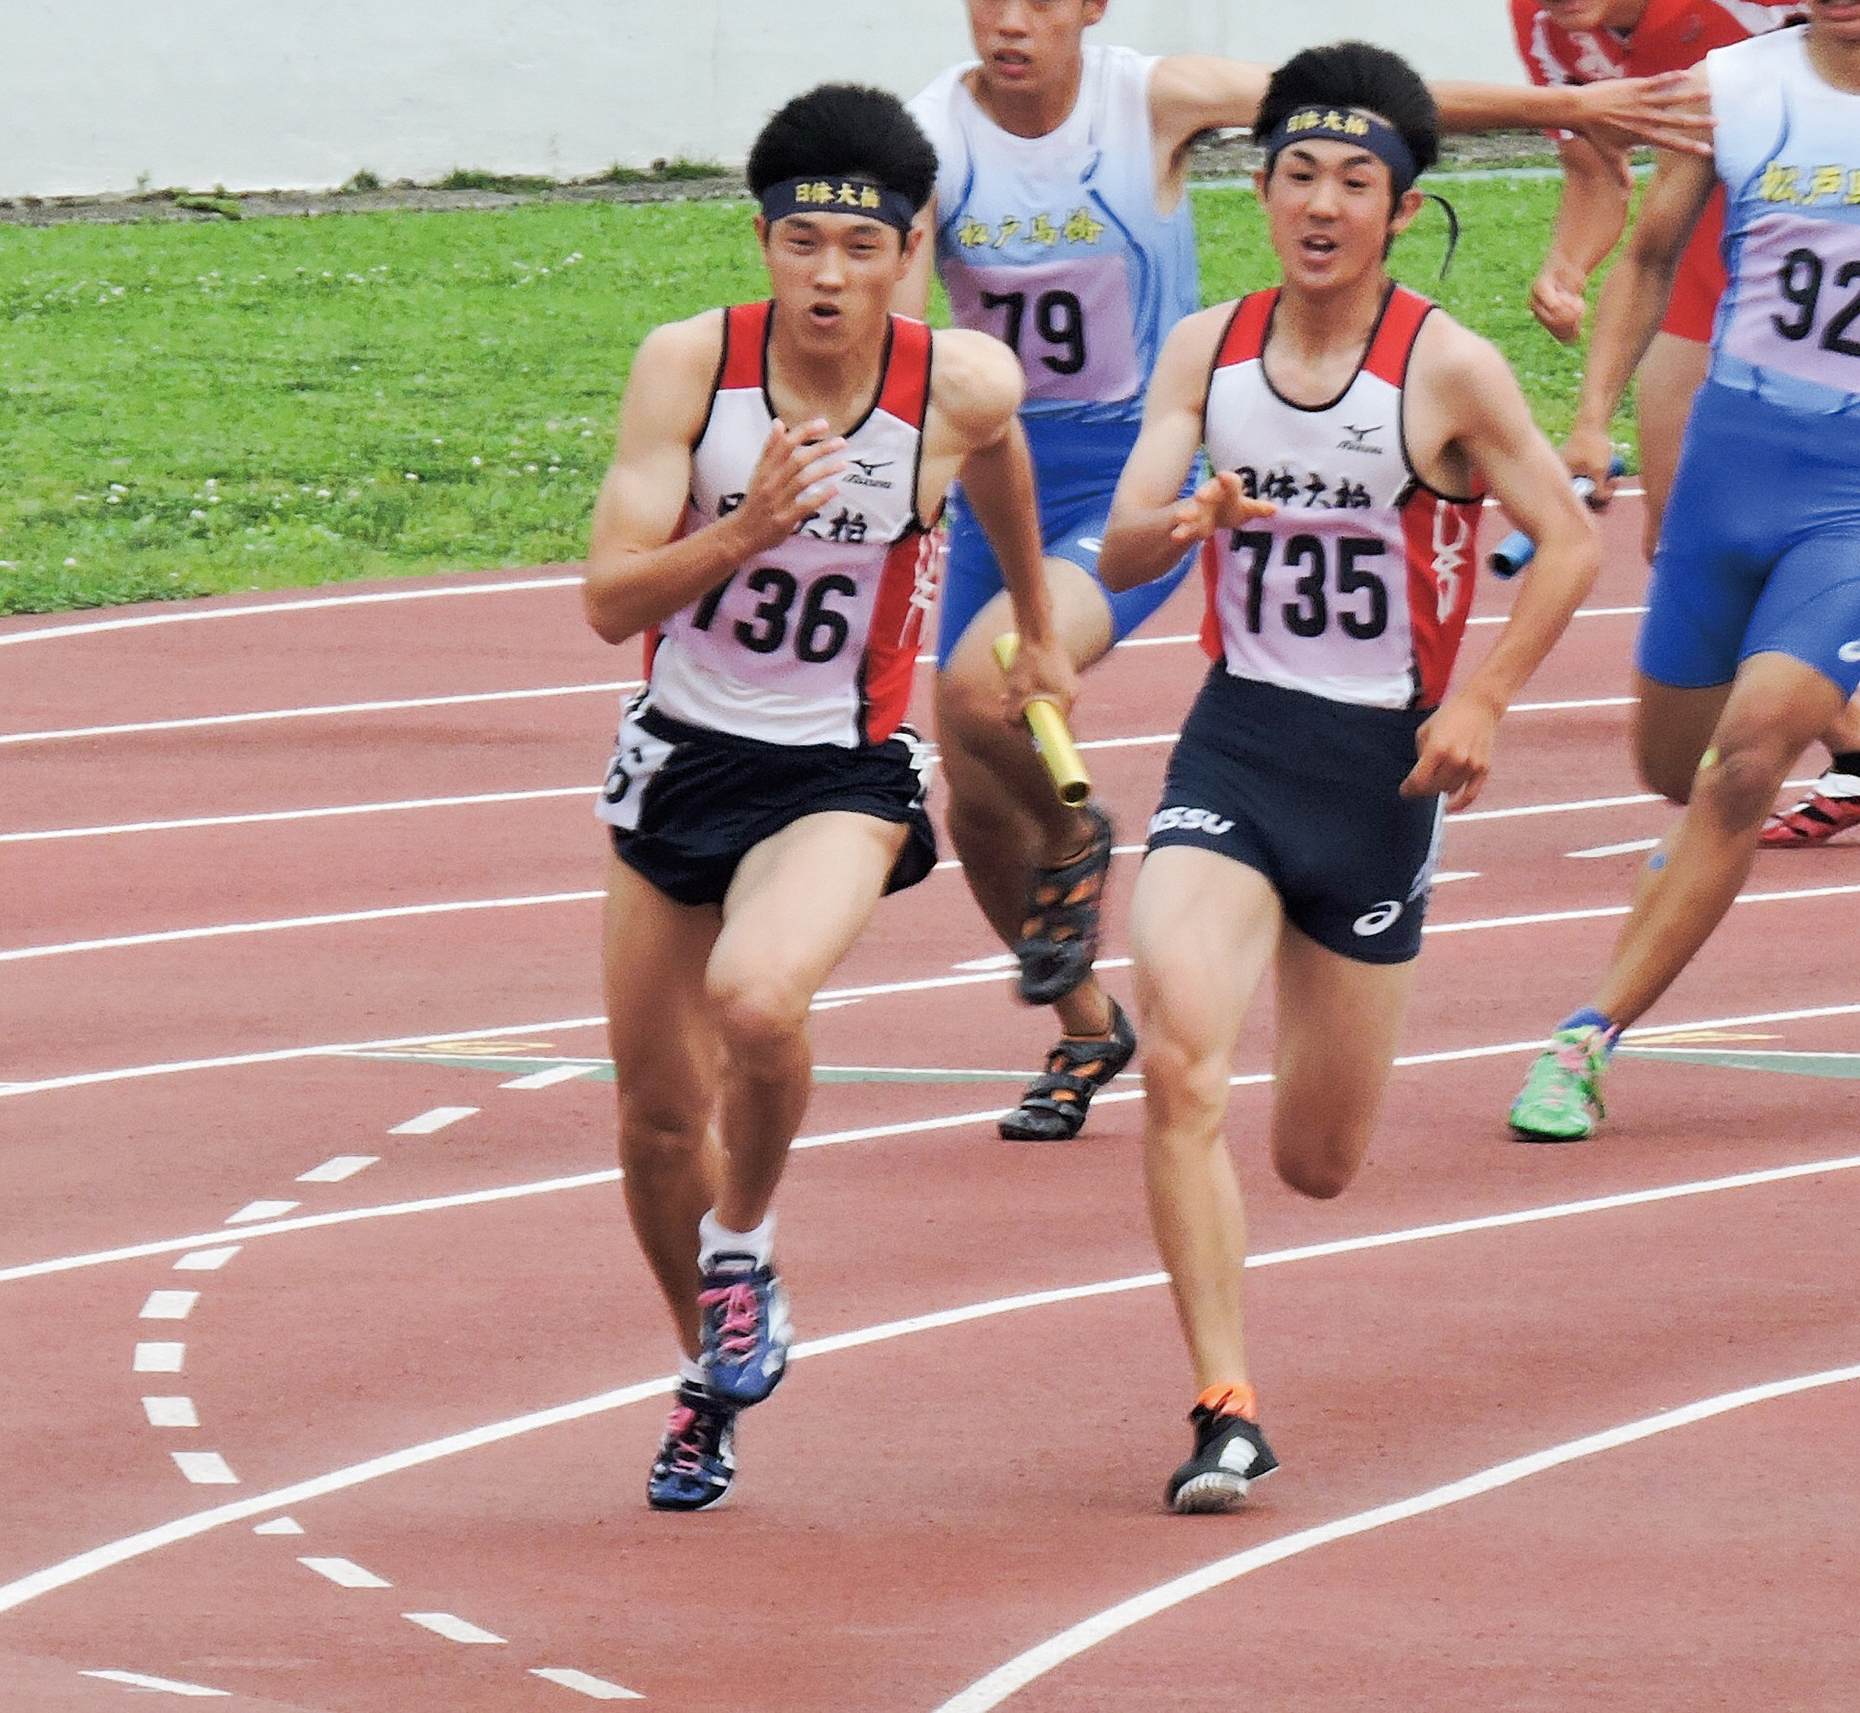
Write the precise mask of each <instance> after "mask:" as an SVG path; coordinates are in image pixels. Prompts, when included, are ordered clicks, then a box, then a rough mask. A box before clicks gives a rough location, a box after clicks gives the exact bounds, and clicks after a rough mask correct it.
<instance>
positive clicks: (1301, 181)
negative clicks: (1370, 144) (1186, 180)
mask: <svg viewBox="0 0 1860 1713" xmlns="http://www.w3.org/2000/svg"><path fill="white" fill-rule="evenodd" d="M1393 190H1394V183H1393V180H1392V179H1391V178H1390V176H1389V169H1388V167H1387V166H1386V165H1385V164H1384V163H1383V162H1382V161H1380V160H1378V159H1377V158H1376V157H1375V156H1374V155H1372V154H1370V153H1368V152H1367V151H1366V150H1364V149H1361V148H1359V147H1357V145H1356V144H1354V143H1340V142H1336V141H1333V140H1330V139H1327V138H1313V139H1311V140H1310V141H1308V142H1302V143H1292V144H1289V145H1288V146H1287V147H1286V148H1284V149H1283V150H1281V151H1280V153H1279V155H1278V158H1277V159H1276V160H1275V161H1274V162H1273V166H1272V174H1271V177H1269V178H1268V177H1266V176H1265V175H1263V174H1262V175H1261V179H1260V201H1261V202H1262V203H1263V204H1264V206H1265V209H1266V218H1267V222H1268V224H1269V226H1270V228H1271V233H1272V247H1273V250H1274V251H1275V252H1276V253H1277V255H1278V258H1279V263H1280V266H1281V267H1282V268H1283V269H1284V273H1285V283H1286V284H1287V285H1295V286H1299V287H1302V288H1303V289H1305V290H1307V291H1329V290H1334V289H1336V288H1338V287H1341V286H1348V285H1354V284H1355V283H1357V282H1358V281H1359V280H1361V279H1362V278H1363V276H1364V275H1365V274H1366V273H1369V272H1379V271H1380V269H1381V267H1382V257H1383V253H1384V251H1385V250H1386V249H1387V247H1388V240H1389V232H1390V228H1391V226H1392V227H1393V229H1394V230H1396V231H1402V230H1404V229H1405V228H1406V227H1407V225H1408V223H1409V221H1411V220H1412V219H1413V218H1414V208H1415V207H1416V206H1418V205H1419V196H1418V194H1417V193H1416V192H1414V191H1410V192H1408V194H1407V195H1406V196H1404V197H1403V198H1402V201H1401V206H1400V208H1398V209H1397V211H1396V213H1395V215H1394V217H1393V219H1392V220H1391V218H1390V215H1389V199H1390V196H1391V194H1392V193H1393Z"/></svg>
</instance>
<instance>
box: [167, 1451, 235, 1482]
mask: <svg viewBox="0 0 1860 1713" xmlns="http://www.w3.org/2000/svg"><path fill="white" fill-rule="evenodd" d="M168 1455H169V1456H170V1457H172V1458H173V1459H174V1461H175V1466H176V1467H177V1468H178V1469H179V1470H180V1471H181V1473H182V1474H183V1475H185V1476H186V1477H187V1478H188V1480H190V1481H192V1482H193V1483H194V1484H195V1485H196V1486H198V1487H237V1486H238V1485H239V1477H238V1476H237V1475H235V1474H233V1472H232V1467H231V1465H229V1464H228V1463H227V1461H226V1459H225V1458H223V1457H222V1456H220V1454H219V1453H218V1452H217V1451H171V1452H169V1453H168Z"/></svg>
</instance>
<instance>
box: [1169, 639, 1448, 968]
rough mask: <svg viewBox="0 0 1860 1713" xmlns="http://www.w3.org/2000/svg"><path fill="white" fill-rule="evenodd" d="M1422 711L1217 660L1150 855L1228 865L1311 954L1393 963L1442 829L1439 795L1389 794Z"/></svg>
mask: <svg viewBox="0 0 1860 1713" xmlns="http://www.w3.org/2000/svg"><path fill="white" fill-rule="evenodd" d="M1431 712H1432V710H1431V709H1408V708H1359V707H1356V706H1354V705H1352V704H1351V703H1348V702H1333V701H1331V700H1330V699H1329V698H1328V697H1324V696H1313V695H1311V694H1310V693H1309V692H1307V691H1304V690H1288V689H1285V688H1283V687H1281V686H1280V685H1277V684H1264V683H1261V682H1259V681H1258V680H1256V679H1252V678H1235V677H1233V676H1232V675H1231V674H1230V673H1229V672H1228V671H1227V669H1226V667H1225V666H1223V665H1221V664H1220V663H1219V662H1216V664H1215V666H1214V669H1213V670H1212V671H1211V672H1210V673H1209V674H1208V677H1207V681H1206V682H1205V683H1204V684H1203V685H1202V687H1201V693H1200V695H1198V696H1197V697H1196V698H1195V704H1194V706H1193V707H1192V708H1190V709H1189V713H1188V718H1187V720H1185V721H1184V722H1183V725H1182V736H1181V739H1180V740H1179V741H1178V742H1177V744H1176V746H1175V753H1174V754H1173V755H1171V756H1170V758H1169V771H1168V775H1167V777H1166V778H1165V779H1164V781H1163V794H1162V805H1161V807H1160V808H1158V810H1157V811H1156V814H1155V817H1154V818H1153V819H1152V820H1151V822H1150V846H1149V848H1150V849H1151V850H1153V851H1155V850H1163V849H1165V848H1166V847H1168V846H1170V845H1192V846H1194V847H1195V848H1197V849H1199V850H1208V851H1214V852H1217V853H1218V854H1219V855H1221V856H1224V857H1231V858H1232V859H1233V860H1234V861H1235V862H1237V863H1243V864H1244V865H1245V866H1246V867H1248V868H1251V869H1257V870H1258V871H1259V873H1261V874H1263V875H1264V876H1265V877H1266V879H1267V880H1269V881H1270V882H1271V883H1272V889H1273V891H1275V892H1276V893H1278V895H1279V900H1280V903H1281V904H1282V905H1283V906H1284V908H1285V919H1286V920H1287V921H1288V922H1290V923H1291V924H1292V926H1293V927H1294V928H1296V929H1297V930H1298V931H1299V932H1300V933H1301V934H1304V935H1305V936H1306V937H1307V938H1309V939H1313V940H1315V941H1317V943H1318V944H1319V945H1320V946H1324V947H1326V948H1328V949H1329V950H1330V951H1333V952H1336V953H1337V954H1338V955H1339V956H1340V957H1346V958H1352V959H1354V960H1355V961H1356V962H1358V963H1366V964H1405V963H1407V962H1408V961H1409V960H1410V959H1412V958H1413V957H1414V956H1415V955H1416V954H1417V953H1418V952H1419V951H1420V949H1421V923H1422V919H1423V917H1425V915H1426V914H1427V895H1428V888H1429V887H1430V886H1431V884H1432V882H1433V878H1434V868H1435V864H1436V862H1437V859H1438V857H1439V853H1440V830H1441V823H1442V820H1443V819H1444V804H1445V799H1444V798H1441V797H1419V798H1408V797H1403V796H1402V795H1401V791H1400V787H1401V782H1402V781H1403V780H1404V779H1406V778H1407V777H1408V774H1409V773H1410V772H1411V771H1412V769H1413V767H1414V763H1415V744H1414V735H1415V733H1416V732H1417V731H1418V730H1419V729H1420V727H1421V722H1422V721H1423V720H1425V719H1426V718H1427V716H1428V714H1429V713H1431Z"/></svg>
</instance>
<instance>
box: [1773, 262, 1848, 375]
mask: <svg viewBox="0 0 1860 1713" xmlns="http://www.w3.org/2000/svg"><path fill="white" fill-rule="evenodd" d="M1830 272H1832V273H1833V275H1834V281H1833V289H1834V290H1836V291H1844V290H1846V288H1847V287H1848V286H1851V285H1854V284H1855V283H1857V282H1860V262H1843V263H1842V264H1841V265H1840V267H1838V268H1832V269H1831V268H1830V266H1829V264H1828V263H1826V262H1824V261H1823V260H1822V259H1821V257H1820V256H1818V255H1816V254H1815V252H1814V251H1813V250H1810V249H1807V248H1805V247H1804V248H1800V249H1794V250H1791V251H1790V252H1789V254H1788V255H1786V256H1784V257H1783V264H1782V267H1781V268H1779V269H1778V270H1777V274H1776V289H1777V290H1778V291H1779V292H1780V293H1782V296H1783V298H1784V300H1785V301H1786V302H1788V303H1791V304H1793V305H1794V306H1795V312H1794V313H1793V314H1791V315H1772V316H1771V317H1770V321H1771V323H1772V324H1773V325H1774V326H1775V328H1776V331H1777V332H1778V333H1780V334H1781V335H1782V336H1783V338H1785V339H1791V340H1801V339H1806V338H1808V336H1809V335H1810V334H1811V333H1813V332H1814V331H1815V323H1816V321H1817V320H1818V319H1819V317H1820V314H1821V290H1822V287H1823V286H1824V285H1826V284H1827V283H1828V280H1827V276H1828V275H1829V273H1830ZM1856 321H1860V291H1856V292H1855V293H1854V294H1853V296H1852V297H1850V298H1849V299H1848V300H1847V301H1846V302H1845V303H1844V304H1842V305H1841V306H1840V307H1839V308H1837V309H1836V310H1835V312H1834V313H1833V314H1832V315H1831V316H1829V317H1828V324H1827V326H1825V327H1824V328H1822V330H1821V337H1820V338H1819V339H1818V340H1816V344H1818V345H1819V346H1820V347H1821V349H1822V350H1824V351H1832V352H1834V353H1835V355H1836V356H1840V357H1860V339H1854V338H1850V337H1849V336H1848V329H1849V328H1851V327H1852V326H1853V324H1854V323H1855V322H1856Z"/></svg>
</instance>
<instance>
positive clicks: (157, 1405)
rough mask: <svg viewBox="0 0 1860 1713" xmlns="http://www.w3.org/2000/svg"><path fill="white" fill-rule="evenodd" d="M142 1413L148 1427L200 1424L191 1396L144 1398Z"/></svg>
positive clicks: (189, 1426)
mask: <svg viewBox="0 0 1860 1713" xmlns="http://www.w3.org/2000/svg"><path fill="white" fill-rule="evenodd" d="M142 1409H143V1413H144V1414H145V1415H147V1417H148V1418H149V1426H150V1427H165V1428H193V1427H199V1426H200V1417H199V1415H198V1414H197V1413H196V1412H195V1410H194V1400H193V1399H192V1398H144V1399H143V1400H142Z"/></svg>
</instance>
